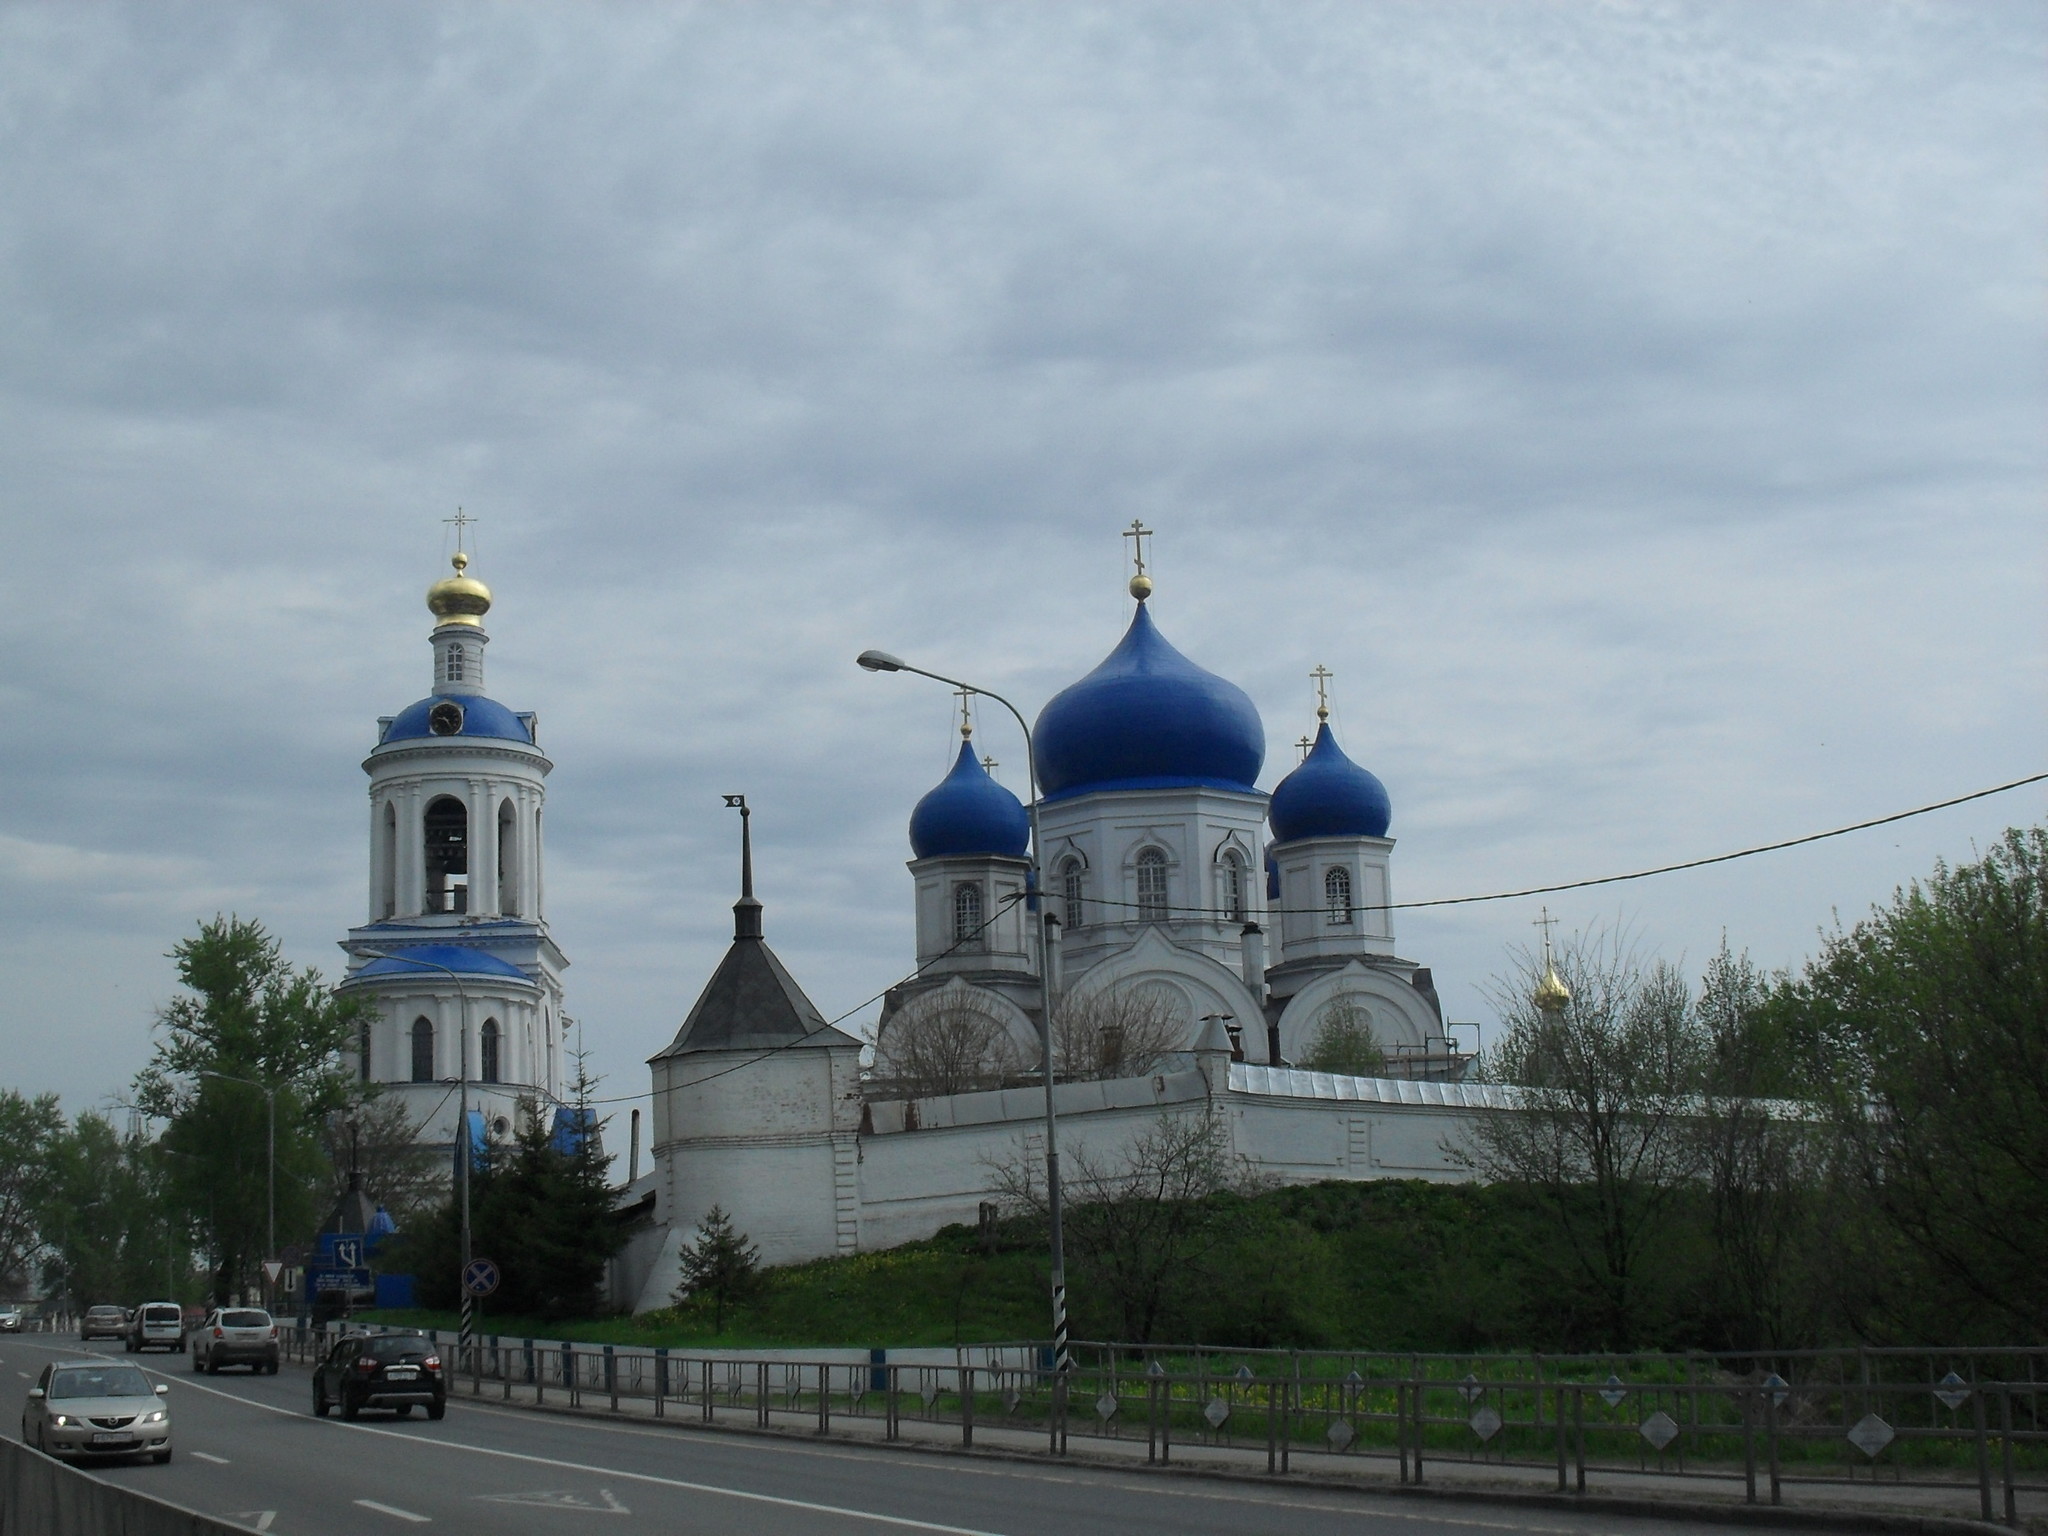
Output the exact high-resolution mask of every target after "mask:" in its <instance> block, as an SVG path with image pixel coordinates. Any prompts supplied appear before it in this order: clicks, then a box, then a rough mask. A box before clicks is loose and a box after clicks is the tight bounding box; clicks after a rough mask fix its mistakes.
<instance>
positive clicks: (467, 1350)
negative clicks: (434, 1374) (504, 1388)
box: [456, 1259, 498, 1392]
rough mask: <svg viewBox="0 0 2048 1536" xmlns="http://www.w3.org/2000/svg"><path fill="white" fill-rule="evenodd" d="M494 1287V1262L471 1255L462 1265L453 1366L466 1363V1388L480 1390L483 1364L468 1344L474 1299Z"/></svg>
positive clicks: (494, 1288) (459, 1367) (473, 1317)
mask: <svg viewBox="0 0 2048 1536" xmlns="http://www.w3.org/2000/svg"><path fill="white" fill-rule="evenodd" d="M497 1288H498V1266H497V1265H496V1264H493V1263H492V1262H491V1261H490V1260H489V1259H471V1260H470V1261H469V1262H468V1263H467V1264H465V1265H463V1266H462V1328H461V1335H460V1349H459V1352H458V1364H457V1367H456V1368H457V1369H458V1370H459V1369H461V1366H462V1364H467V1365H468V1366H469V1370H470V1378H471V1380H470V1388H471V1390H472V1391H474V1392H481V1391H483V1389H484V1387H483V1365H482V1362H481V1361H480V1360H479V1359H478V1358H477V1356H476V1354H475V1353H474V1352H473V1351H472V1349H471V1347H470V1335H471V1330H472V1328H473V1327H474V1324H475V1312H476V1304H477V1301H478V1300H479V1299H480V1298H481V1297H485V1296H488V1295H490V1294H491V1292H493V1291H495V1290H496V1289H497Z"/></svg>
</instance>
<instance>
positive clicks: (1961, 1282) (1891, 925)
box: [1784, 827, 2048, 1341]
mask: <svg viewBox="0 0 2048 1536" xmlns="http://www.w3.org/2000/svg"><path fill="white" fill-rule="evenodd" d="M1784 1006H1785V1008H1786V1010H1787V1015H1788V1020H1789V1024H1788V1027H1789V1028H1790V1029H1791V1030H1792V1031H1793V1032H1794V1034H1795V1036H1796V1038H1797V1044H1798V1046H1799V1048H1800V1051H1801V1054H1802V1055H1803V1057H1804V1060H1805V1062H1806V1069H1807V1071H1808V1073H1809V1074H1810V1080H1811V1081H1812V1082H1814V1083H1815V1084H1816V1086H1817V1087H1820V1088H1824V1089H1825V1091H1826V1092H1827V1094H1828V1104H1829V1108H1830V1111H1831V1113H1832V1118H1833V1121H1834V1124H1835V1127H1836V1129H1837V1131H1838V1132H1839V1133H1840V1135H1841V1137H1842V1145H1843V1151H1844V1166H1845V1168H1846V1170H1847V1172H1848V1174H1849V1176H1850V1177H1852V1178H1853V1179H1854V1180H1855V1181H1856V1182H1857V1184H1858V1185H1859V1186H1860V1188H1861V1190H1862V1191H1863V1193H1864V1195H1865V1196H1866V1198H1867V1200H1868V1202H1869V1204H1870V1207H1871V1209H1872V1210H1874V1211H1875V1212H1876V1213H1877V1216H1878V1217H1879V1219H1880V1220H1882V1221H1883V1222H1884V1223H1885V1224H1886V1225H1887V1226H1888V1227H1889V1229H1890V1231H1891V1233H1892V1235H1893V1236H1894V1238H1895V1239H1896V1244H1895V1252H1896V1253H1897V1254H1898V1255H1899V1256H1900V1259H1901V1261H1902V1262H1905V1263H1909V1264H1911V1265H1913V1266H1915V1267H1918V1268H1920V1269H1922V1270H1923V1271H1924V1273H1925V1275H1926V1277H1927V1282H1926V1286H1925V1289H1924V1290H1922V1294H1928V1293H1931V1294H1932V1295H1934V1296H1935V1297H1938V1300H1937V1301H1935V1302H1934V1303H1933V1304H1931V1305H1922V1306H1921V1307H1919V1308H1918V1309H1917V1310H1918V1318H1917V1322H1918V1325H1919V1327H1920V1328H1922V1329H1929V1330H1931V1329H1940V1330H1942V1331H1944V1332H1946V1333H1947V1334H1949V1335H1950V1336H1956V1335H1959V1334H1963V1333H1968V1332H1972V1331H1974V1332H1977V1333H1979V1334H1982V1335H1983V1336H1985V1337H1992V1336H1997V1337H2000V1338H2002V1339H2004V1340H2007V1341H2010V1340H2011V1339H2013V1338H2015V1337H2018V1338H2022V1339H2024V1340H2028V1341H2038V1340H2041V1339H2044V1338H2048V1285H2044V1284H2043V1283H2042V1276H2043V1275H2048V829H2044V828H2041V827H2032V828H2027V829H2024V830H2021V829H2013V830H2011V831H2008V832H2007V833H2006V834H2005V836H2004V838H2002V839H2001V840H2000V841H1999V842H1998V843H1997V844H1996V845H1995V846H1994V847H1993V848H1992V849H1991V850H1990V852H1988V853H1987V854H1986V855H1985V856H1984V857H1983V858H1981V859H1979V860H1978V861H1976V862H1975V863H1972V864H1966V865H1962V866H1960V867H1958V868H1954V869H1951V868H1949V867H1948V866H1946V865H1937V866H1936V867H1935V870H1934V873H1933V874H1932V875H1931V876H1930V877H1929V878H1928V880H1927V881H1926V882H1925V883H1924V884H1921V883H1917V882H1916V883H1915V884H1913V885H1911V886H1910V887H1908V888H1906V889H1905V890H1902V891H1899V892H1897V893H1896V894H1895V895H1894V896H1893V898H1892V901H1891V903H1890V904H1889V905H1888V906H1884V907H1880V908H1878V909H1877V910H1875V911H1874V912H1872V914H1871V915H1870V916H1869V917H1868V918H1866V919H1865V920H1864V921H1862V922H1860V923H1858V924H1857V925H1856V926H1855V927H1854V928H1852V929H1850V930H1849V931H1848V932H1847V933H1841V932H1837V933H1836V934H1835V935H1834V936H1833V937H1831V938H1830V939H1829V940H1828V942H1827V944H1826V946H1825V948H1824V949H1823V951H1822V953H1821V954H1820V956H1819V957H1818V958H1816V959H1815V960H1814V961H1812V962H1811V963H1810V964H1809V965H1808V966H1807V967H1806V969H1805V971H1804V972H1803V973H1802V974H1801V975H1800V977H1799V978H1798V980H1797V981H1796V982H1794V983H1792V984H1791V985H1790V986H1788V987H1787V988H1786V989H1785V997H1784ZM1895 1300H1896V1299H1895ZM1884 1310H1885V1311H1888V1312H1889V1313H1890V1314H1891V1318H1892V1320H1893V1325H1894V1326H1901V1325H1906V1326H1910V1325H1911V1323H1912V1321H1916V1320H1915V1319H1909V1318H1908V1317H1907V1316H1906V1314H1905V1311H1904V1309H1903V1308H1902V1307H1901V1306H1899V1305H1896V1304H1894V1305H1891V1306H1889V1307H1887V1308H1885V1309H1884Z"/></svg>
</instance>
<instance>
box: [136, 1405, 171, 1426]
mask: <svg viewBox="0 0 2048 1536" xmlns="http://www.w3.org/2000/svg"><path fill="white" fill-rule="evenodd" d="M169 1417H170V1415H169V1414H167V1413H165V1412H164V1411H163V1409H161V1408H159V1409H157V1411H156V1412H155V1413H145V1414H144V1415H143V1416H142V1422H143V1423H145V1424H161V1423H163V1421H164V1420H165V1419H167V1418H169Z"/></svg>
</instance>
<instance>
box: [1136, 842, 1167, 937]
mask: <svg viewBox="0 0 2048 1536" xmlns="http://www.w3.org/2000/svg"><path fill="white" fill-rule="evenodd" d="M1138 921H1139V922H1141V923H1163V922H1165V921H1166V855H1165V854H1163V853H1161V852H1160V851H1159V850H1158V849H1157V848H1147V849H1145V850H1144V851H1143V852H1142V853H1140V854H1139V855H1138Z"/></svg>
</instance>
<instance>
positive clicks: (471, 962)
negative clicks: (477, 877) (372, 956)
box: [349, 944, 530, 984]
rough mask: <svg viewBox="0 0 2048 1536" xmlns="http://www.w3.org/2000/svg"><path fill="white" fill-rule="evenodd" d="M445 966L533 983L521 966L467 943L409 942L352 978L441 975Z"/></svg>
mask: <svg viewBox="0 0 2048 1536" xmlns="http://www.w3.org/2000/svg"><path fill="white" fill-rule="evenodd" d="M444 968H445V969H447V970H451V971H460V972H462V974H463V975H465V976H509V977H512V978H514V979H515V980H518V981H528V982H529V984H530V981H529V978H528V976H527V974H526V972H524V971H522V970H521V969H519V967H518V966H516V965H514V964H512V963H511V962H510V961H508V960H500V959H499V958H498V957H497V956H496V955H492V954H486V953H485V952H484V951H483V950H481V949H471V948H470V947H469V946H468V945H467V944H407V945H405V946H404V947H403V948H401V949H394V950H393V951H392V952H391V954H390V955H388V956H386V957H383V958H380V959H376V960H372V961H371V962H370V963H369V964H368V965H366V966H364V967H363V968H362V969H361V970H359V971H357V972H356V973H355V974H354V975H353V976H351V977H349V980H350V981H360V980H362V979H363V978H364V977H365V976H438V975H440V974H441V973H442V970H443V969H444Z"/></svg>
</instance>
